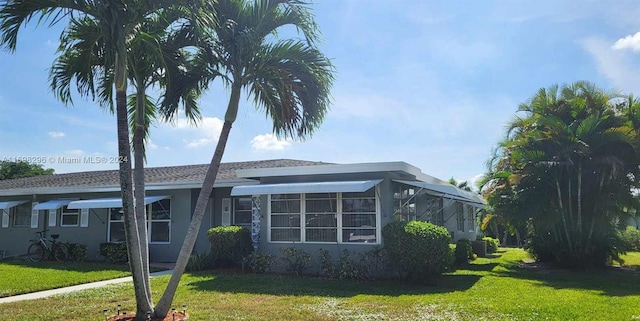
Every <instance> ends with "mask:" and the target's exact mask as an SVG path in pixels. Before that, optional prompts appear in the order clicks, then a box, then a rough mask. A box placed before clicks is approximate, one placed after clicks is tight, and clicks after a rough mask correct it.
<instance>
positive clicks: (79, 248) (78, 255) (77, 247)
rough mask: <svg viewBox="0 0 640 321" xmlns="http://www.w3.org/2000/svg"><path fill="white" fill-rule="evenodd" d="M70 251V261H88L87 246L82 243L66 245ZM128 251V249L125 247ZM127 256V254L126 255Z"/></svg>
mask: <svg viewBox="0 0 640 321" xmlns="http://www.w3.org/2000/svg"><path fill="white" fill-rule="evenodd" d="M65 245H66V246H67V249H69V260H70V261H74V262H84V261H85V260H86V259H87V245H86V244H82V243H69V242H67V243H65ZM125 251H126V247H125ZM125 255H126V253H125Z"/></svg>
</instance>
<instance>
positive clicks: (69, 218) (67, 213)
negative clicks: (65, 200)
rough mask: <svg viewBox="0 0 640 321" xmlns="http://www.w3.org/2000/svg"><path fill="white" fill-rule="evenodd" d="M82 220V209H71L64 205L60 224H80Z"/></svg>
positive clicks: (64, 225) (65, 225)
mask: <svg viewBox="0 0 640 321" xmlns="http://www.w3.org/2000/svg"><path fill="white" fill-rule="evenodd" d="M79 222H80V210H79V209H75V210H70V209H68V208H67V207H66V206H63V207H62V211H61V213H60V226H62V227H67V226H78V223H79Z"/></svg>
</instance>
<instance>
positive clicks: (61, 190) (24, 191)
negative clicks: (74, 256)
mask: <svg viewBox="0 0 640 321" xmlns="http://www.w3.org/2000/svg"><path fill="white" fill-rule="evenodd" d="M254 184H258V181H255V180H249V179H240V180H228V181H220V182H215V183H214V184H213V188H225V187H234V186H241V185H254ZM198 188H202V183H194V182H177V183H161V184H160V183H158V184H154V183H150V184H146V185H145V189H146V190H148V191H163V190H173V189H198ZM111 192H120V185H107V186H68V187H43V188H16V189H5V190H0V196H18V195H29V196H31V195H47V194H80V193H83V194H84V193H111Z"/></svg>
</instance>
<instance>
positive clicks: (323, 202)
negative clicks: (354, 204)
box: [305, 193, 338, 242]
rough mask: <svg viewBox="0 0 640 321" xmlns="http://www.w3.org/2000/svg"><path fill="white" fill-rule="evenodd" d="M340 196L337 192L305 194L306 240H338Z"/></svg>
mask: <svg viewBox="0 0 640 321" xmlns="http://www.w3.org/2000/svg"><path fill="white" fill-rule="evenodd" d="M337 207H338V198H337V194H336V193H322V194H306V195H305V241H306V242H336V241H337V240H338V234H337V231H338V221H337V219H336V214H337V213H338V208H337Z"/></svg>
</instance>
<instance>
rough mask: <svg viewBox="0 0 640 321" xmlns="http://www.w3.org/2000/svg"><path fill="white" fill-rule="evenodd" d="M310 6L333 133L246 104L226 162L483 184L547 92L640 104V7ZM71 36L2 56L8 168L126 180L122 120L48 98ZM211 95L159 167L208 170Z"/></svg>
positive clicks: (151, 149) (158, 158) (221, 103)
mask: <svg viewBox="0 0 640 321" xmlns="http://www.w3.org/2000/svg"><path fill="white" fill-rule="evenodd" d="M312 8H313V12H314V14H315V15H316V18H317V22H318V24H319V26H320V28H321V30H322V32H323V35H324V41H323V42H322V44H321V47H322V50H323V51H324V52H325V53H326V55H327V56H329V57H331V58H332V59H333V62H334V64H335V65H336V68H337V74H336V82H335V86H334V88H333V90H332V96H333V104H332V107H331V111H330V112H329V113H328V115H327V117H326V119H325V122H324V124H323V125H322V127H321V128H320V129H319V130H318V132H317V133H316V134H315V135H314V136H313V137H311V138H310V139H308V140H306V141H302V142H300V141H291V140H282V139H278V138H276V137H275V136H274V135H273V134H271V130H272V128H271V125H270V124H269V122H268V121H267V120H266V118H265V116H264V115H263V114H262V113H261V111H256V110H255V107H254V106H253V105H252V103H251V101H250V100H243V102H242V104H241V109H240V113H239V116H238V120H237V122H236V123H235V124H234V127H233V129H232V131H231V136H230V139H229V142H228V145H227V150H226V152H225V156H224V158H223V161H224V162H232V161H246V160H260V159H276V158H289V159H301V160H309V161H324V162H332V163H368V162H388V161H404V162H407V163H409V164H412V165H414V166H417V167H418V168H420V169H421V170H422V172H424V173H425V174H429V175H432V176H434V177H437V178H440V179H443V180H447V179H448V178H449V177H455V178H456V179H458V180H473V179H474V178H475V177H477V176H478V175H479V174H482V173H483V172H484V171H485V165H484V164H485V161H486V160H487V159H488V158H489V157H490V156H491V153H492V149H493V147H494V146H495V144H496V143H497V142H498V141H499V140H500V139H501V138H502V135H503V133H504V128H505V125H506V124H507V123H508V122H509V120H510V119H512V118H513V117H514V114H515V112H516V110H517V107H518V105H519V104H520V103H523V102H526V101H527V100H528V99H529V98H530V97H531V96H532V95H533V94H534V93H535V92H536V91H537V90H538V89H539V88H542V87H548V86H550V85H552V84H563V83H570V82H574V81H577V80H588V81H592V82H595V83H596V84H597V85H598V86H601V87H603V88H607V89H614V90H618V91H622V92H625V93H630V92H631V93H636V94H637V93H639V92H640V90H639V89H640V81H639V80H640V79H638V78H639V77H640V64H639V63H640V58H639V55H638V54H639V52H640V33H638V32H639V31H640V19H638V18H637V17H638V16H640V6H638V5H637V2H635V1H614V2H605V1H483V2H477V1H417V0H412V1H409V0H403V1H390V0H385V1H375V2H366V5H365V4H364V1H362V0H345V1H337V2H334V1H318V3H316V4H314V5H313V7H312ZM60 30H61V29H60V27H56V28H51V29H49V28H47V27H46V26H40V27H37V28H36V27H35V26H34V25H29V26H27V27H26V28H24V30H23V33H22V34H21V35H20V40H19V43H18V48H17V51H16V52H15V53H14V54H11V53H8V52H0V72H1V73H2V75H3V76H2V77H0V114H2V117H0V141H2V143H1V144H0V159H5V160H12V159H16V158H18V157H29V159H32V160H38V161H40V162H41V163H43V165H44V166H45V167H51V168H54V169H55V170H56V172H58V173H63V172H76V171H89V170H100V169H116V168H117V157H116V155H117V144H116V132H115V117H114V116H113V115H111V114H110V113H109V112H108V111H105V110H103V109H100V108H99V107H97V106H96V105H95V104H94V103H92V102H88V101H84V100H82V99H81V98H80V97H74V98H75V99H74V102H75V104H74V105H73V106H68V107H65V106H63V104H62V103H60V102H59V101H57V100H56V99H55V98H54V96H53V94H52V93H51V91H50V90H49V87H48V79H47V77H48V69H49V68H50V66H51V62H52V61H53V59H54V58H55V55H56V48H57V46H58V37H59V33H60ZM211 88H212V90H211V91H209V92H208V94H207V95H206V96H205V97H204V98H203V99H202V100H201V106H202V110H203V115H204V116H205V117H204V119H203V120H202V121H201V122H200V123H199V124H198V126H197V127H195V126H192V125H190V124H188V123H187V122H185V121H183V120H179V121H177V122H175V123H173V124H167V123H160V122H157V123H155V124H154V126H153V127H152V128H151V140H150V141H149V144H148V151H147V154H148V156H147V160H148V166H153V167H156V166H172V165H185V164H200V163H207V162H209V161H210V159H211V156H212V154H213V150H214V149H215V143H216V142H217V137H218V134H219V133H220V130H221V128H222V121H221V119H222V118H223V115H224V108H225V107H226V102H227V99H228V92H227V91H226V90H225V88H224V87H223V86H221V84H220V83H214V84H212V86H211ZM245 97H246V96H245ZM74 159H80V161H79V162H76V163H74V162H71V161H72V160H74ZM65 160H68V161H69V162H65Z"/></svg>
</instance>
